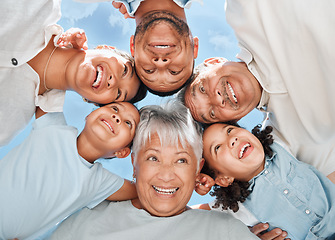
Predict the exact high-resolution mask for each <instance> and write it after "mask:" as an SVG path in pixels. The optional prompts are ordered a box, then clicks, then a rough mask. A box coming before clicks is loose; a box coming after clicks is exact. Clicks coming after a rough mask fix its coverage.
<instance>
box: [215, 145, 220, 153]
mask: <svg viewBox="0 0 335 240" xmlns="http://www.w3.org/2000/svg"><path fill="white" fill-rule="evenodd" d="M220 147H221V145H216V146H215V147H214V152H215V153H217V152H218V150H219V148H220Z"/></svg>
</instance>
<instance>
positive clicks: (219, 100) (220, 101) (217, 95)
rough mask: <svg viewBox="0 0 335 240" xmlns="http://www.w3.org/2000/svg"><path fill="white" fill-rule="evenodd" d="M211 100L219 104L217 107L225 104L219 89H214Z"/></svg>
mask: <svg viewBox="0 0 335 240" xmlns="http://www.w3.org/2000/svg"><path fill="white" fill-rule="evenodd" d="M213 101H214V103H215V105H217V106H219V107H224V106H225V104H226V101H225V98H224V95H223V92H222V91H221V90H219V89H215V93H214V96H213Z"/></svg>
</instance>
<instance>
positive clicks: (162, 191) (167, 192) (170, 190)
mask: <svg viewBox="0 0 335 240" xmlns="http://www.w3.org/2000/svg"><path fill="white" fill-rule="evenodd" d="M152 187H153V189H155V191H156V192H158V193H159V194H165V195H172V194H174V193H175V192H177V190H178V189H179V188H160V187H156V186H152Z"/></svg>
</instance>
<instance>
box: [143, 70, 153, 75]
mask: <svg viewBox="0 0 335 240" xmlns="http://www.w3.org/2000/svg"><path fill="white" fill-rule="evenodd" d="M143 70H144V72H145V73H148V74H151V73H153V72H154V70H153V69H143Z"/></svg>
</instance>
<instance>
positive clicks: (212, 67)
mask: <svg viewBox="0 0 335 240" xmlns="http://www.w3.org/2000/svg"><path fill="white" fill-rule="evenodd" d="M205 64H206V66H207V68H206V69H205V70H204V71H202V72H201V73H200V74H199V75H198V76H197V78H196V79H195V80H194V81H193V82H192V83H191V84H190V85H189V86H188V87H187V89H186V92H185V104H186V106H187V107H188V108H189V109H190V111H191V113H192V116H193V117H194V118H195V119H196V120H197V121H199V122H202V123H214V122H220V121H221V122H222V121H233V120H239V119H240V118H242V117H244V116H245V115H246V114H248V113H249V112H250V111H252V110H253V109H254V108H255V107H256V106H257V104H258V102H259V100H260V98H261V90H262V88H261V86H260V85H259V83H258V81H257V80H256V79H255V77H254V76H253V75H252V74H251V73H250V72H249V70H248V68H247V67H246V65H245V64H244V63H242V62H230V61H226V60H224V61H213V59H212V58H211V59H210V60H205ZM229 85H230V86H229Z"/></svg>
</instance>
